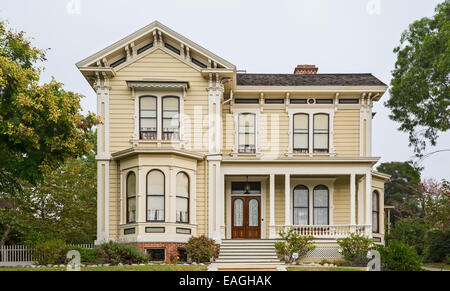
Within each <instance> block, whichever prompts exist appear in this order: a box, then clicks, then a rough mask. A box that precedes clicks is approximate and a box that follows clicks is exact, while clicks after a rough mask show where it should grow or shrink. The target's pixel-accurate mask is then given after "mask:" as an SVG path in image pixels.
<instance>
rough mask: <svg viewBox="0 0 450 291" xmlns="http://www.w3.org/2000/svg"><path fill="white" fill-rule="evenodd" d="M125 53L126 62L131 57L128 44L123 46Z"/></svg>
mask: <svg viewBox="0 0 450 291" xmlns="http://www.w3.org/2000/svg"><path fill="white" fill-rule="evenodd" d="M125 52H126V54H127V61H129V60H130V57H131V53H130V46H129V45H128V44H127V45H126V46H125Z"/></svg>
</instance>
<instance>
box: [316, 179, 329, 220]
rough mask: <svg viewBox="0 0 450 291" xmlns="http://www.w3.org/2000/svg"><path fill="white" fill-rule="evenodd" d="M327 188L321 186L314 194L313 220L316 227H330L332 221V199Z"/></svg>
mask: <svg viewBox="0 0 450 291" xmlns="http://www.w3.org/2000/svg"><path fill="white" fill-rule="evenodd" d="M329 196H330V195H329V191H328V188H327V187H326V186H323V185H319V186H317V187H315V188H314V192H313V207H314V209H313V218H314V225H328V224H329V221H330V217H329V213H330V212H329V210H330V197H329Z"/></svg>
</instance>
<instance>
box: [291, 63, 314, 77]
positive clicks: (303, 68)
mask: <svg viewBox="0 0 450 291" xmlns="http://www.w3.org/2000/svg"><path fill="white" fill-rule="evenodd" d="M318 71H319V68H318V67H316V66H315V65H298V66H297V67H296V68H295V70H294V74H295V75H302V74H303V75H315V74H317V72H318Z"/></svg>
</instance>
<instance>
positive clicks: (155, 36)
mask: <svg viewBox="0 0 450 291" xmlns="http://www.w3.org/2000/svg"><path fill="white" fill-rule="evenodd" d="M153 44H154V45H155V46H158V45H159V42H158V33H157V32H156V29H155V30H154V31H153Z"/></svg>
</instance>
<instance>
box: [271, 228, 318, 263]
mask: <svg viewBox="0 0 450 291" xmlns="http://www.w3.org/2000/svg"><path fill="white" fill-rule="evenodd" d="M280 237H281V239H282V241H278V242H276V243H275V251H276V252H277V255H278V257H280V259H282V260H284V261H285V262H286V264H290V263H292V262H294V261H299V260H300V259H301V258H303V257H304V256H305V255H306V254H307V253H308V252H310V251H312V250H314V249H315V248H316V247H315V246H314V245H312V240H313V239H314V238H313V237H312V236H301V235H299V234H298V233H295V232H294V228H293V227H290V228H289V229H288V230H287V231H286V232H284V231H280ZM294 254H297V258H294Z"/></svg>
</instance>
